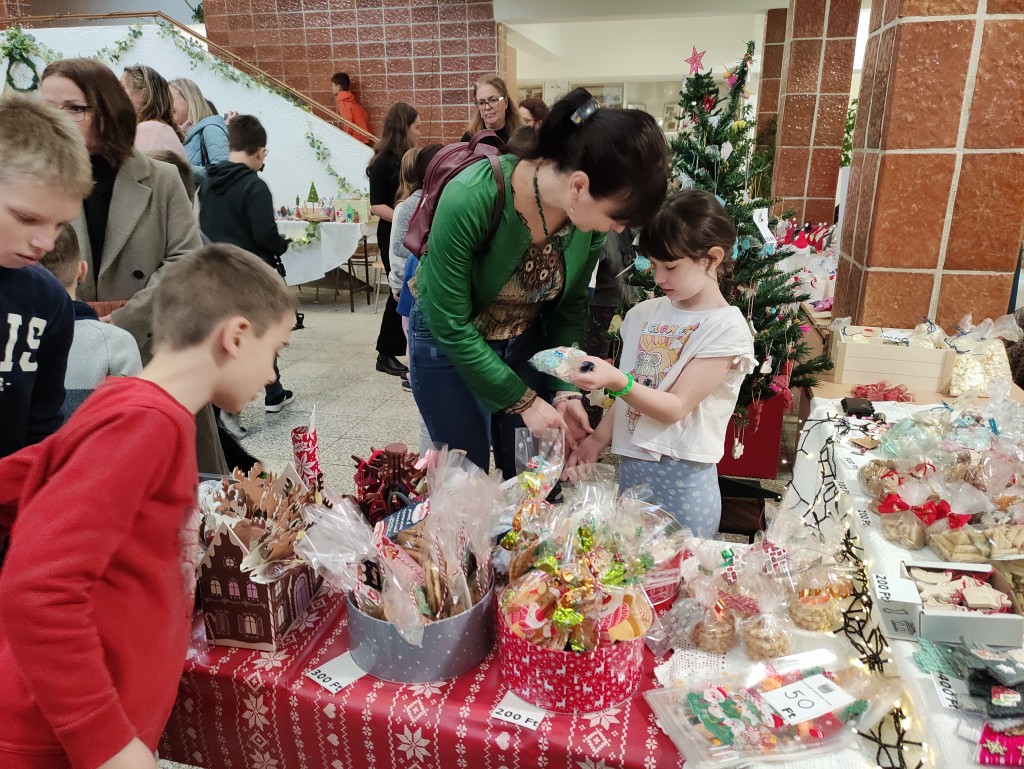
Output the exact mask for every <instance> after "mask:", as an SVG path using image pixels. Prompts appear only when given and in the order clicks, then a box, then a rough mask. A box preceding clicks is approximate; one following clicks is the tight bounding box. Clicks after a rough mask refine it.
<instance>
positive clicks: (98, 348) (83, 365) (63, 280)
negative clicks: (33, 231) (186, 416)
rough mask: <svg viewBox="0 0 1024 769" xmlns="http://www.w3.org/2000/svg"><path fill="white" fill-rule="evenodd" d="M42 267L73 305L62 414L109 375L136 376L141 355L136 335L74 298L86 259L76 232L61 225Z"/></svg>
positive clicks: (65, 416) (88, 394)
mask: <svg viewBox="0 0 1024 769" xmlns="http://www.w3.org/2000/svg"><path fill="white" fill-rule="evenodd" d="M42 265H43V267H45V268H46V269H47V270H49V271H50V272H51V273H53V276H54V277H55V278H56V279H57V280H59V281H60V284H61V285H62V286H64V290H65V291H67V292H68V296H69V297H71V300H72V304H73V305H74V312H75V330H74V339H73V341H72V342H71V352H70V353H69V354H68V369H67V373H66V374H65V376H64V389H65V390H66V391H67V395H66V396H65V398H64V408H63V413H64V418H65V419H67V418H68V417H69V416H71V414H72V413H73V412H74V411H75V409H77V408H78V407H79V406H81V405H82V403H83V401H85V399H86V398H88V397H89V396H90V395H92V392H93V390H95V389H96V388H97V387H98V386H99V385H100V383H101V382H103V380H104V379H106V378H107V377H108V376H136V375H137V374H138V373H139V372H140V371H142V359H141V358H140V357H139V346H138V344H136V342H135V337H133V336H132V335H131V334H129V333H128V332H127V331H125V330H124V329H123V328H118V327H117V326H115V325H114V324H113V323H103V322H101V321H100V319H99V315H98V314H97V313H96V311H95V310H94V309H93V308H92V307H90V306H89V305H87V304H86V303H85V302H79V301H76V299H75V290H76V289H77V287H78V284H79V283H81V282H82V281H83V280H85V276H86V273H88V272H89V263H88V262H86V261H85V260H83V259H82V254H81V251H79V249H78V236H77V235H75V230H74V228H73V227H72V226H71V225H68V224H66V225H64V226H63V227H62V228H61V233H60V235H59V236H58V237H57V242H56V243H55V244H54V246H53V250H52V251H50V253H48V254H47V255H46V256H44V257H43V261H42Z"/></svg>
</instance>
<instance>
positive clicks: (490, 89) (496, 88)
mask: <svg viewBox="0 0 1024 769" xmlns="http://www.w3.org/2000/svg"><path fill="white" fill-rule="evenodd" d="M473 101H474V104H475V106H476V114H475V115H474V116H473V119H472V120H471V121H470V122H469V127H468V128H467V129H466V133H464V134H463V135H462V141H464V142H468V141H469V140H470V139H472V138H473V134H475V133H476V132H477V131H482V130H483V129H485V128H487V129H490V130H491V131H494V132H495V133H496V134H498V136H500V137H501V140H502V141H503V142H507V141H508V137H509V136H511V135H512V132H513V131H515V130H516V129H517V128H519V126H521V125H522V124H523V120H522V118H520V117H519V110H517V109H516V103H515V102H514V101H513V100H512V97H511V96H509V94H508V86H507V85H505V81H504V80H502V79H501V78H500V77H498V76H497V75H484V76H483V77H482V78H480V79H479V80H477V81H476V88H474V89H473Z"/></svg>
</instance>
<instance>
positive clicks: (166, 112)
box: [123, 64, 185, 143]
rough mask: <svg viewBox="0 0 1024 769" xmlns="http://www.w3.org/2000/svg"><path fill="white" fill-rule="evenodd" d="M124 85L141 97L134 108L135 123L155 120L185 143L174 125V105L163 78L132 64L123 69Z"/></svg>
mask: <svg viewBox="0 0 1024 769" xmlns="http://www.w3.org/2000/svg"><path fill="white" fill-rule="evenodd" d="M123 77H124V83H125V85H126V86H127V87H128V88H129V89H130V90H131V91H132V92H133V93H136V94H139V96H140V97H141V99H140V100H141V102H142V103H141V104H139V106H138V107H137V108H136V110H135V115H136V122H137V123H144V122H146V121H147V120H156V121H157V122H159V123H166V124H167V125H169V126H170V127H171V128H173V129H174V133H175V134H177V136H178V140H179V141H180V142H182V143H184V141H185V134H183V133H182V132H181V129H180V128H178V126H177V125H175V123H174V117H173V115H174V103H173V102H172V101H171V87H170V86H169V85H167V81H166V80H164V78H163V76H162V75H161V74H160V73H159V72H157V71H156V70H155V69H153V68H152V67H147V66H145V65H143V64H133V65H132V66H130V67H125V68H124V75H123Z"/></svg>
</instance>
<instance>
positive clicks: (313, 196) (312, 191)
mask: <svg viewBox="0 0 1024 769" xmlns="http://www.w3.org/2000/svg"><path fill="white" fill-rule="evenodd" d="M306 202H307V203H319V202H320V194H319V193H318V192H317V191H316V182H310V183H309V194H308V195H307V196H306Z"/></svg>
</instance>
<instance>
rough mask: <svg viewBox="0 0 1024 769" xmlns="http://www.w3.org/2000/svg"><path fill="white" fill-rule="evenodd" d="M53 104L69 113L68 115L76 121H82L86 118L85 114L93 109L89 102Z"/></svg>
mask: <svg viewBox="0 0 1024 769" xmlns="http://www.w3.org/2000/svg"><path fill="white" fill-rule="evenodd" d="M53 106H55V107H56V108H57V109H59V110H61V111H63V112H66V113H68V117H70V118H71V119H72V120H74V121H75V122H76V123H81V122H82V121H83V120H85V116H86V115H87V114H88V113H89V112H90V111H91V110H92V107H90V106H89V105H88V104H55V105H53Z"/></svg>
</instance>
